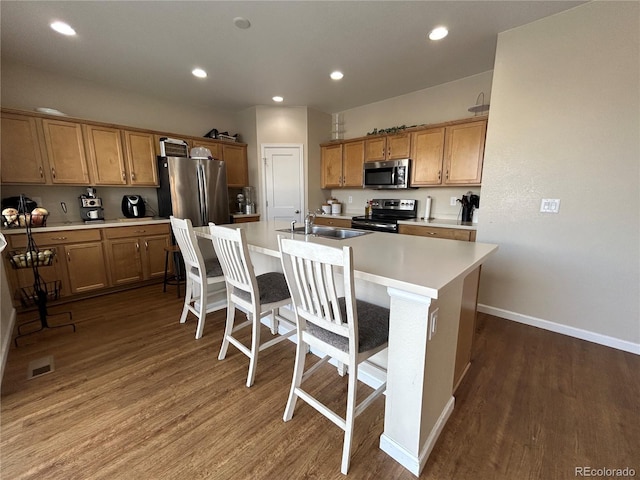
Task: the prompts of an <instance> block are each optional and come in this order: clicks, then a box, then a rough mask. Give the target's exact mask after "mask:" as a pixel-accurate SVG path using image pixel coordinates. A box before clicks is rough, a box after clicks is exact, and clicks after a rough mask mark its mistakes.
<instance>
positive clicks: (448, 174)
mask: <svg viewBox="0 0 640 480" xmlns="http://www.w3.org/2000/svg"><path fill="white" fill-rule="evenodd" d="M447 180H449V170H447Z"/></svg>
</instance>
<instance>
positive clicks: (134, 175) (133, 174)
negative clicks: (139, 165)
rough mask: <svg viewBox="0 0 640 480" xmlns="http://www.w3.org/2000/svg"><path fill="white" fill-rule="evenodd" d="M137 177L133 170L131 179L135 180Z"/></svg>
mask: <svg viewBox="0 0 640 480" xmlns="http://www.w3.org/2000/svg"><path fill="white" fill-rule="evenodd" d="M135 179H136V172H131V180H132V181H135Z"/></svg>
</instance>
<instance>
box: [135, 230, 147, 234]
mask: <svg viewBox="0 0 640 480" xmlns="http://www.w3.org/2000/svg"><path fill="white" fill-rule="evenodd" d="M144 232H146V230H136V233H144Z"/></svg>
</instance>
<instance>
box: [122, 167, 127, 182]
mask: <svg viewBox="0 0 640 480" xmlns="http://www.w3.org/2000/svg"><path fill="white" fill-rule="evenodd" d="M122 181H123V182H126V181H127V174H126V173H125V171H124V170H123V171H122Z"/></svg>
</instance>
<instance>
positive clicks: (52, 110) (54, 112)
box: [36, 107, 67, 117]
mask: <svg viewBox="0 0 640 480" xmlns="http://www.w3.org/2000/svg"><path fill="white" fill-rule="evenodd" d="M36 112H40V113H46V114H47V115H60V116H62V117H66V116H67V114H66V113H63V112H61V111H60V110H56V109H55V108H49V107H38V108H36Z"/></svg>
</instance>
